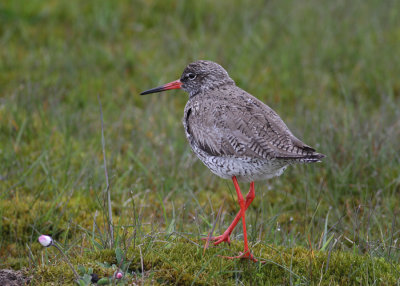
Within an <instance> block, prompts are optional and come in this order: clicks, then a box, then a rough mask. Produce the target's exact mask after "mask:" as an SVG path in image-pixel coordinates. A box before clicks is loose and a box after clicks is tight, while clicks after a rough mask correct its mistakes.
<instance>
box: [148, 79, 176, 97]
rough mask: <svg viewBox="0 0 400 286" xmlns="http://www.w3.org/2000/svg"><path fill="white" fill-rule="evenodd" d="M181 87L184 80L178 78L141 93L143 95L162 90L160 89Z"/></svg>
mask: <svg viewBox="0 0 400 286" xmlns="http://www.w3.org/2000/svg"><path fill="white" fill-rule="evenodd" d="M179 88H182V82H181V81H180V80H179V79H178V80H175V81H172V82H169V83H166V84H164V85H162V86H159V87H155V88H152V89H149V90H146V91H143V92H142V93H141V95H143V94H149V93H155V92H160V91H164V90H169V89H179Z"/></svg>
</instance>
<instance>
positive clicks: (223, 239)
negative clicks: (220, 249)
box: [202, 232, 231, 245]
mask: <svg viewBox="0 0 400 286" xmlns="http://www.w3.org/2000/svg"><path fill="white" fill-rule="evenodd" d="M202 240H206V241H214V245H218V244H220V243H222V242H226V243H228V244H231V239H230V235H229V233H226V232H224V234H222V235H218V236H213V237H210V238H209V237H204V238H202Z"/></svg>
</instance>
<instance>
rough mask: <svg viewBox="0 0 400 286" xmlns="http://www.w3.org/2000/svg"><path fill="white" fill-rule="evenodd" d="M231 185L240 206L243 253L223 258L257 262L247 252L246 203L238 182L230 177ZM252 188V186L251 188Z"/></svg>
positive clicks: (248, 251)
mask: <svg viewBox="0 0 400 286" xmlns="http://www.w3.org/2000/svg"><path fill="white" fill-rule="evenodd" d="M232 181H233V184H234V185H235V189H236V194H237V196H238V201H239V205H240V211H241V216H242V223H243V240H244V251H243V253H240V254H239V255H238V256H233V257H230V256H224V257H225V258H228V259H235V258H240V259H250V260H252V261H254V262H257V261H258V260H257V259H255V258H254V256H253V254H251V253H250V250H249V245H248V242H247V230H246V202H245V200H244V198H243V195H242V192H241V191H240V188H239V184H238V181H237V179H236V177H235V176H233V177H232ZM253 188H254V186H253Z"/></svg>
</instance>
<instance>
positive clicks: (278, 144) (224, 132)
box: [185, 89, 323, 161]
mask: <svg viewBox="0 0 400 286" xmlns="http://www.w3.org/2000/svg"><path fill="white" fill-rule="evenodd" d="M238 90H239V91H240V92H237V93H236V94H235V95H234V96H232V94H230V95H229V96H228V97H224V96H221V95H218V96H210V97H207V98H202V99H201V100H199V101H194V102H192V106H191V108H188V112H187V116H186V117H187V118H185V120H186V129H187V132H188V133H189V134H190V135H191V137H192V138H191V140H193V143H194V144H197V146H199V147H200V148H201V149H202V150H204V151H206V152H207V153H208V154H210V155H214V156H225V155H237V156H244V157H250V158H260V159H271V158H278V159H305V160H309V161H318V160H319V159H321V158H322V157H323V155H321V154H318V153H315V150H314V149H313V148H311V147H310V146H308V145H306V144H304V143H303V142H301V141H300V140H299V139H297V138H296V137H295V136H294V135H293V134H292V133H291V132H290V130H289V129H288V127H287V126H286V124H285V123H284V122H283V121H282V119H281V118H280V117H279V116H278V115H277V114H276V112H275V111H273V110H272V109H271V108H270V107H268V106H267V105H265V104H264V103H262V102H261V101H260V100H258V99H257V98H255V97H253V96H251V95H250V94H248V93H246V92H245V91H243V90H241V89H238ZM314 159H315V160H314Z"/></svg>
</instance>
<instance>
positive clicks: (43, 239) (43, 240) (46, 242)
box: [38, 234, 53, 247]
mask: <svg viewBox="0 0 400 286" xmlns="http://www.w3.org/2000/svg"><path fill="white" fill-rule="evenodd" d="M38 240H39V243H40V244H41V245H43V246H44V247H49V246H51V245H52V244H53V239H52V238H51V237H50V236H48V235H44V234H42V235H41V236H39V238H38Z"/></svg>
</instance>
